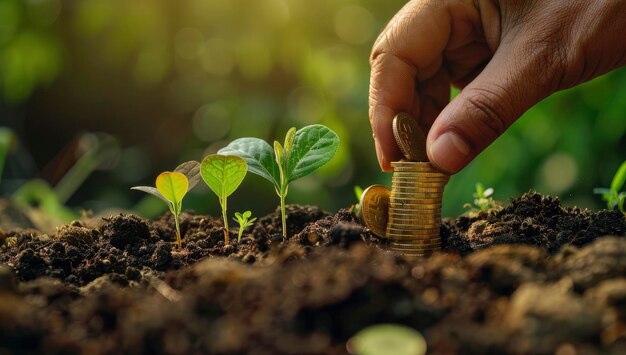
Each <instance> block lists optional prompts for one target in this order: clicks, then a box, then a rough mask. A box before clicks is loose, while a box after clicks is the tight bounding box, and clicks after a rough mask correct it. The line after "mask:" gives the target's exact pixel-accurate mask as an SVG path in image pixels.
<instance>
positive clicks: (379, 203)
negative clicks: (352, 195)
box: [360, 185, 389, 238]
mask: <svg viewBox="0 0 626 355" xmlns="http://www.w3.org/2000/svg"><path fill="white" fill-rule="evenodd" d="M360 206H361V219H362V220H363V223H364V224H365V226H366V227H367V228H368V229H369V230H371V231H372V232H373V233H374V234H376V235H377V236H379V237H383V238H384V237H385V231H386V229H387V219H388V212H389V189H388V188H387V187H385V186H382V185H372V186H370V187H368V188H367V189H365V191H363V194H362V195H361V201H360Z"/></svg>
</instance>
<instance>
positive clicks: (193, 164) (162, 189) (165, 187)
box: [131, 160, 200, 204]
mask: <svg viewBox="0 0 626 355" xmlns="http://www.w3.org/2000/svg"><path fill="white" fill-rule="evenodd" d="M164 174H165V175H164ZM183 178H184V180H183ZM199 181H200V163H198V162H197V161H193V160H192V161H188V162H185V163H182V164H180V165H179V166H178V167H176V169H174V171H173V172H169V171H166V172H164V173H162V174H161V175H159V177H157V180H156V184H155V185H156V187H152V186H135V187H132V188H131V190H138V191H143V192H145V193H148V194H150V195H153V196H156V197H158V198H160V199H161V200H163V201H165V203H170V202H171V203H174V204H175V202H174V201H182V199H183V197H184V196H185V195H186V194H187V192H189V191H190V190H191V189H193V188H194V186H196V184H198V182H199ZM159 185H160V186H159Z"/></svg>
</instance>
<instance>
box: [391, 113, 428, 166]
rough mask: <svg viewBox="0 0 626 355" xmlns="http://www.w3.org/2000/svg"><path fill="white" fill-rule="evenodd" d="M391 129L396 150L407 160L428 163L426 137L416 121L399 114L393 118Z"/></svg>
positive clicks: (405, 114)
mask: <svg viewBox="0 0 626 355" xmlns="http://www.w3.org/2000/svg"><path fill="white" fill-rule="evenodd" d="M392 127H393V136H394V138H395V139H396V143H397V144H398V148H400V151H401V152H402V154H404V156H405V157H406V158H407V159H408V160H412V161H428V156H427V155H426V135H425V134H424V131H423V130H422V128H421V127H420V125H419V124H418V123H417V120H416V119H414V118H413V117H411V115H409V114H408V113H404V112H401V113H399V114H397V115H396V117H394V119H393V124H392Z"/></svg>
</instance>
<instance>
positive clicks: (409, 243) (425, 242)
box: [389, 238, 441, 248]
mask: <svg viewBox="0 0 626 355" xmlns="http://www.w3.org/2000/svg"><path fill="white" fill-rule="evenodd" d="M389 244H390V245H394V246H397V247H402V248H406V247H424V246H432V245H440V244H441V238H433V239H428V240H405V241H399V240H392V241H390V242H389Z"/></svg>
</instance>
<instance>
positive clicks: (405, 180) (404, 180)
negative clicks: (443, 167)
mask: <svg viewBox="0 0 626 355" xmlns="http://www.w3.org/2000/svg"><path fill="white" fill-rule="evenodd" d="M391 181H392V182H395V183H401V184H409V185H418V186H421V185H433V184H437V185H440V186H444V185H447V184H448V179H440V178H426V179H420V178H419V177H402V176H393V177H392V178H391Z"/></svg>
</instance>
